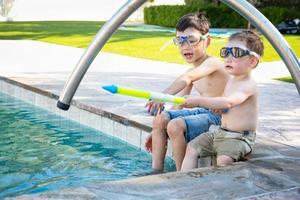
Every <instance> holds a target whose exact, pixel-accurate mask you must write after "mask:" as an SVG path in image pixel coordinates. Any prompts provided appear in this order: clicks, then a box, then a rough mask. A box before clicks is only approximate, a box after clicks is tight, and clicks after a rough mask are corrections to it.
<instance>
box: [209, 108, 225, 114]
mask: <svg viewBox="0 0 300 200" xmlns="http://www.w3.org/2000/svg"><path fill="white" fill-rule="evenodd" d="M209 110H210V111H211V112H214V113H217V114H218V115H222V114H223V113H224V110H223V109H209Z"/></svg>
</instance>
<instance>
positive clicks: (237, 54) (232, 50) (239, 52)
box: [220, 47, 260, 59]
mask: <svg viewBox="0 0 300 200" xmlns="http://www.w3.org/2000/svg"><path fill="white" fill-rule="evenodd" d="M229 55H232V56H233V57H234V58H241V57H244V56H249V55H252V56H255V57H256V58H258V59H259V58H260V56H259V55H258V54H257V53H255V52H253V51H250V50H248V49H242V48H240V47H223V48H221V50H220V56H221V57H222V58H227V57H229Z"/></svg>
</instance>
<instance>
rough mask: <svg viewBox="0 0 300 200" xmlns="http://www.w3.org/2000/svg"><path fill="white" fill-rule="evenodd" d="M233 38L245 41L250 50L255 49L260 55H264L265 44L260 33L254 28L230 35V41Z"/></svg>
mask: <svg viewBox="0 0 300 200" xmlns="http://www.w3.org/2000/svg"><path fill="white" fill-rule="evenodd" d="M232 40H239V41H244V42H245V43H246V47H247V48H248V49H249V50H250V51H254V52H255V53H257V54H258V55H260V56H263V54H264V44H263V42H262V40H261V39H260V37H259V35H258V34H257V33H256V32H254V31H252V30H245V31H241V32H237V33H234V34H232V35H231V36H230V37H229V41H232Z"/></svg>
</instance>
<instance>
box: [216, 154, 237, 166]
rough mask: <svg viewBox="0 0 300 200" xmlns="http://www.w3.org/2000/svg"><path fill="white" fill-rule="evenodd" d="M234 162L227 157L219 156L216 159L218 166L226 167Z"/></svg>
mask: <svg viewBox="0 0 300 200" xmlns="http://www.w3.org/2000/svg"><path fill="white" fill-rule="evenodd" d="M233 162H234V160H233V159H232V158H231V157H230V156H227V155H221V156H218V157H217V165H218V166H226V165H231V164H232V163H233Z"/></svg>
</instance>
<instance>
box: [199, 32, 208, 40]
mask: <svg viewBox="0 0 300 200" xmlns="http://www.w3.org/2000/svg"><path fill="white" fill-rule="evenodd" d="M208 36H209V33H208V32H207V33H206V34H204V35H200V39H201V40H205V39H206V38H207V37H208Z"/></svg>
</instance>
